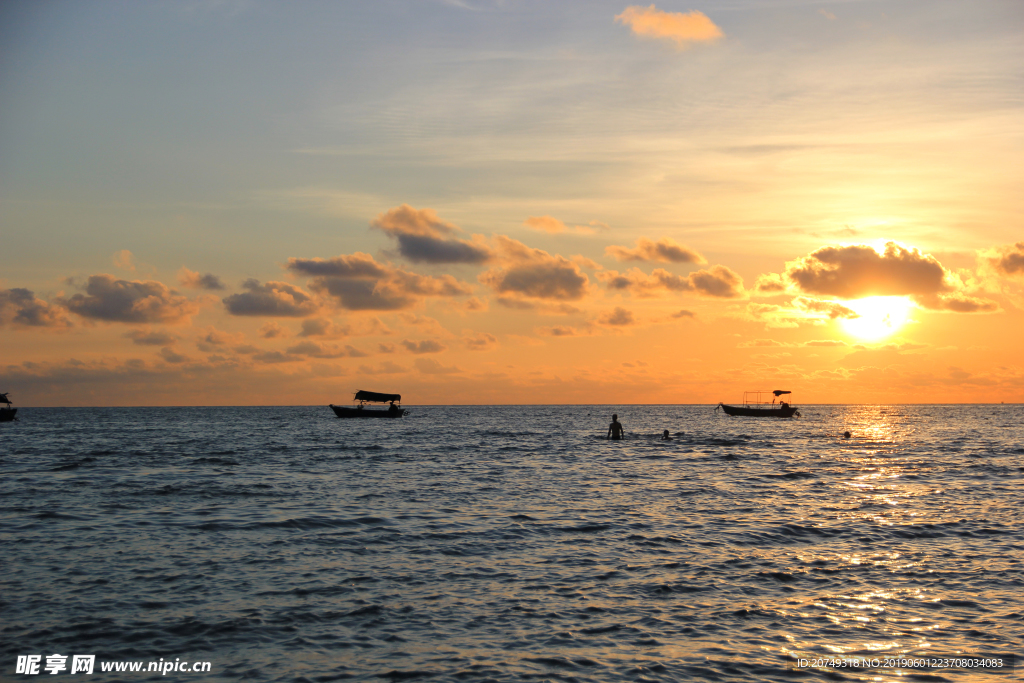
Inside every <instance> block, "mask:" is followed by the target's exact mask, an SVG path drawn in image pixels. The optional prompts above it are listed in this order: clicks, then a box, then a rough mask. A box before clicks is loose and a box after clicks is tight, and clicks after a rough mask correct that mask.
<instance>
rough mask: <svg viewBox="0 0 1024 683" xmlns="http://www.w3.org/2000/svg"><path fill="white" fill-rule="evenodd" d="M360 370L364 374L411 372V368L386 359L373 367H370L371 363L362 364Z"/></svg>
mask: <svg viewBox="0 0 1024 683" xmlns="http://www.w3.org/2000/svg"><path fill="white" fill-rule="evenodd" d="M420 360H423V359H420ZM359 372H361V373H363V374H364V375H396V374H398V373H403V372H409V368H406V367H403V366H401V365H398V364H397V363H392V362H391V361H389V360H386V361H384V362H383V363H378V364H377V365H375V366H373V367H370V366H369V365H360V366H359Z"/></svg>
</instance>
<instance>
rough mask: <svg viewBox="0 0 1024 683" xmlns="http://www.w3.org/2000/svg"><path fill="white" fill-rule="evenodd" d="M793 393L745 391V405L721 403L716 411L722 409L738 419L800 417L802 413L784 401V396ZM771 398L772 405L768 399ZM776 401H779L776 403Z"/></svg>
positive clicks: (780, 390) (783, 391) (776, 390)
mask: <svg viewBox="0 0 1024 683" xmlns="http://www.w3.org/2000/svg"><path fill="white" fill-rule="evenodd" d="M791 393H793V392H791V391H787V390H785V389H774V390H772V391H744V392H743V405H738V406H727V405H725V404H724V403H721V402H720V403H719V404H718V406H716V407H715V410H718V409H719V408H721V409H722V410H723V411H725V414H726V415H734V416H738V417H793V416H794V415H795V416H797V417H800V411H799V410H797V408H796V406H794V405H791V404H790V403H789V402H788V401H784V400H782V398H781V397H782V396H784V395H786V394H791ZM769 396H771V397H772V400H771V403H769V402H768V397H769ZM776 401H778V402H777V403H776Z"/></svg>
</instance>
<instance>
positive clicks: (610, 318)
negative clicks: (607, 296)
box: [597, 307, 636, 327]
mask: <svg viewBox="0 0 1024 683" xmlns="http://www.w3.org/2000/svg"><path fill="white" fill-rule="evenodd" d="M597 322H599V323H601V324H602V325H611V326H614V327H625V326H628V325H633V324H635V323H636V318H634V317H633V314H632V313H631V312H630V311H627V310H626V309H625V308H620V307H616V308H615V310H614V311H612V312H610V313H605V314H604V315H602V316H601V317H600V318H598V319H597Z"/></svg>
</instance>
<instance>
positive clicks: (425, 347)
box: [402, 339, 448, 354]
mask: <svg viewBox="0 0 1024 683" xmlns="http://www.w3.org/2000/svg"><path fill="white" fill-rule="evenodd" d="M402 346H404V347H405V348H406V350H407V351H409V352H410V353H416V354H420V353H441V352H442V351H444V350H445V349H447V348H448V347H447V346H444V345H443V344H440V343H438V342H436V341H434V340H433V339H424V340H423V341H420V342H414V341H410V340H409V339H404V340H403V341H402Z"/></svg>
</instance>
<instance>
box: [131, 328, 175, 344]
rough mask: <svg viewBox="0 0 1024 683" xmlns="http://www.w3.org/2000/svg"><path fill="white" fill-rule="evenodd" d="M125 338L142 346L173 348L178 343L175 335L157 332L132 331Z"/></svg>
mask: <svg viewBox="0 0 1024 683" xmlns="http://www.w3.org/2000/svg"><path fill="white" fill-rule="evenodd" d="M124 336H125V338H126V339H131V340H132V343H134V344H139V345H140V346H171V345H173V344H175V343H176V342H177V341H178V338H177V337H175V336H174V335H173V334H168V333H167V332H159V331H156V330H132V331H131V332H126V333H125V334H124Z"/></svg>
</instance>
